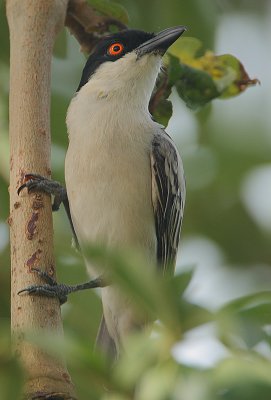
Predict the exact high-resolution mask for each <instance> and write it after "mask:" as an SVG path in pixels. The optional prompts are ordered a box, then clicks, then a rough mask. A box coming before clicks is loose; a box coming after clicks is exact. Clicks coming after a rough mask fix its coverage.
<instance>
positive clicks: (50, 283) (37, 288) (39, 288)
mask: <svg viewBox="0 0 271 400" xmlns="http://www.w3.org/2000/svg"><path fill="white" fill-rule="evenodd" d="M31 271H33V272H36V273H37V274H38V275H39V276H40V277H41V279H43V280H44V281H45V282H46V284H45V285H30V286H27V287H26V288H24V289H21V290H19V292H18V295H20V294H22V293H25V292H27V293H28V294H33V295H38V296H44V297H57V298H58V299H59V302H60V305H62V304H64V303H66V301H67V299H68V298H67V294H68V292H69V290H68V287H67V286H66V285H61V284H60V285H58V284H57V282H56V281H55V280H54V279H53V278H52V277H51V276H50V275H49V274H47V272H45V271H42V270H40V269H39V268H32V270H31Z"/></svg>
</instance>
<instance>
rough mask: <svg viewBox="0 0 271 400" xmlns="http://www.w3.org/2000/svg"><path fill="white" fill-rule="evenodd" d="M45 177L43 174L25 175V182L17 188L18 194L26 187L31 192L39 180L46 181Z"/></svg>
mask: <svg viewBox="0 0 271 400" xmlns="http://www.w3.org/2000/svg"><path fill="white" fill-rule="evenodd" d="M45 179H46V178H44V177H43V176H42V175H39V174H25V176H24V181H25V183H23V184H22V185H21V186H20V187H19V189H18V190H17V193H18V195H19V194H20V193H21V191H22V190H23V189H24V188H27V189H28V193H29V191H31V189H34V188H35V186H36V185H37V184H38V183H39V182H41V181H44V180H45Z"/></svg>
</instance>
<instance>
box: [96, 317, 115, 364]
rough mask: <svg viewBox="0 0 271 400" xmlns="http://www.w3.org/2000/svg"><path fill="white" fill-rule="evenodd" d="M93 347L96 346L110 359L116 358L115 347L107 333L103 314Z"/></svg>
mask: <svg viewBox="0 0 271 400" xmlns="http://www.w3.org/2000/svg"><path fill="white" fill-rule="evenodd" d="M95 348H98V349H99V350H100V351H101V352H102V353H104V354H105V355H106V356H107V357H108V358H109V359H110V360H115V359H116V358H117V349H116V345H115V342H114V340H113V339H112V337H111V336H110V335H109V332H108V329H107V326H106V322H105V319H104V315H102V319H101V323H100V327H99V331H98V334H97V338H96V344H95Z"/></svg>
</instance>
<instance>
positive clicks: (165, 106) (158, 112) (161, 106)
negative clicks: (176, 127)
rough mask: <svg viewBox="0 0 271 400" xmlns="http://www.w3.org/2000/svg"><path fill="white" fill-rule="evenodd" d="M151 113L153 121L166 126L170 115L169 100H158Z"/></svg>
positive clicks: (170, 104) (170, 106) (170, 105)
mask: <svg viewBox="0 0 271 400" xmlns="http://www.w3.org/2000/svg"><path fill="white" fill-rule="evenodd" d="M152 115H153V118H154V119H155V121H157V122H159V124H161V125H163V126H164V127H165V128H166V127H167V125H168V121H169V120H170V118H171V116H172V103H171V101H170V100H166V99H163V100H160V101H159V103H158V104H157V106H156V107H155V108H154V111H153V112H152Z"/></svg>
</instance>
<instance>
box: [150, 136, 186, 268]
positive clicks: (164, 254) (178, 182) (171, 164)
mask: <svg viewBox="0 0 271 400" xmlns="http://www.w3.org/2000/svg"><path fill="white" fill-rule="evenodd" d="M151 171H152V203H153V210H154V217H155V229H156V237H157V261H158V265H159V266H160V267H161V268H162V270H163V272H164V273H166V272H170V273H172V272H173V271H174V267H175V262H176V255H177V250H178V244H179V240H180V232H181V226H182V219H183V209H184V203H185V179H184V174H183V166H182V161H181V158H180V155H179V153H178V151H177V149H176V147H175V145H174V143H173V141H172V140H171V138H170V137H169V136H168V135H167V134H166V133H165V132H164V131H161V132H160V133H158V134H156V135H155V136H154V139H153V141H152V149H151Z"/></svg>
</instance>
